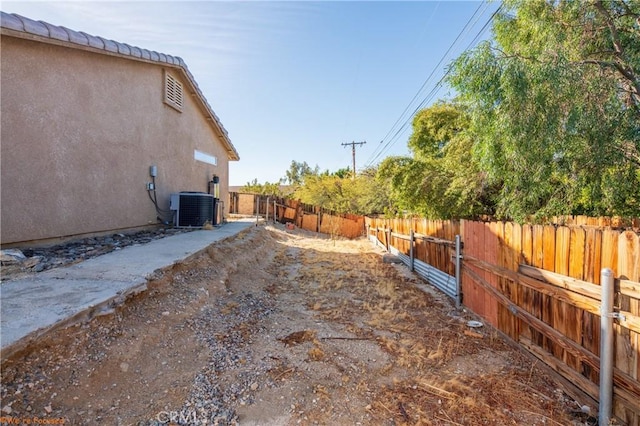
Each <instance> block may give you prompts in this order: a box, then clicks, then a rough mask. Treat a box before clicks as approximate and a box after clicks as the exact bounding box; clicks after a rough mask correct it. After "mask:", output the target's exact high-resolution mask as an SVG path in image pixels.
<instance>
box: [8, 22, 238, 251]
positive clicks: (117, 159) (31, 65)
mask: <svg viewBox="0 0 640 426" xmlns="http://www.w3.org/2000/svg"><path fill="white" fill-rule="evenodd" d="M1 36H2V37H1V38H0V47H1V49H2V55H1V57H0V61H1V67H2V68H1V69H2V73H1V77H0V78H1V80H0V85H1V87H2V91H1V98H0V107H1V111H0V113H1V126H2V127H1V134H0V137H1V153H0V154H1V169H0V172H1V180H0V190H1V194H2V199H1V205H0V206H1V212H0V213H1V216H0V218H1V224H0V235H1V241H0V242H1V243H2V244H3V245H6V244H12V245H15V244H19V243H24V242H32V241H50V240H54V241H55V240H57V239H61V238H65V237H72V236H79V235H86V234H96V233H105V232H113V231H116V230H117V231H120V230H130V229H135V228H139V227H144V226H147V225H151V224H156V223H158V220H159V219H158V217H160V220H161V221H164V220H166V219H167V218H168V214H170V213H168V212H167V210H168V209H169V199H170V194H171V193H175V192H180V191H199V192H207V191H208V190H209V189H210V188H212V187H213V185H212V184H211V182H212V181H213V180H214V179H213V177H214V176H217V179H216V180H218V181H219V184H218V185H219V186H218V188H217V189H218V196H219V198H220V199H221V200H228V182H229V161H237V160H239V156H238V152H237V151H236V149H235V147H234V146H233V144H232V143H231V141H230V140H229V137H228V135H227V131H226V130H225V128H224V127H223V126H222V124H221V123H220V120H219V119H218V117H217V116H216V115H215V113H214V112H213V110H212V108H211V106H210V105H209V104H208V102H207V100H206V99H205V97H204V96H203V94H202V92H201V90H200V89H199V88H198V85H197V84H196V81H195V79H194V77H193V75H191V73H190V72H189V69H188V68H187V66H186V64H185V63H184V61H183V60H182V59H180V58H178V57H175V56H169V55H165V54H162V53H157V52H152V51H149V50H145V49H141V48H138V47H133V46H130V45H127V44H124V43H118V42H115V41H112V40H106V39H104V38H101V37H95V36H92V35H89V34H86V33H83V32H77V31H72V30H69V29H67V28H64V27H59V26H54V25H51V24H49V23H46V22H39V21H34V20H31V19H28V18H25V17H22V16H19V15H15V14H7V13H4V12H1ZM152 166H155V168H154V169H152ZM152 171H153V172H155V171H157V173H156V174H157V176H156V177H155V178H152V177H151V174H153V173H152ZM154 180H155V193H154V191H153V190H149V188H150V186H149V184H150V183H154V182H153V181H154ZM153 188H154V187H153V186H151V189H153ZM154 196H155V199H157V202H158V203H157V204H158V209H156V207H155V206H154V203H153V202H152V201H151V199H153V198H154Z"/></svg>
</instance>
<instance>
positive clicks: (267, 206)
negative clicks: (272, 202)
mask: <svg viewBox="0 0 640 426" xmlns="http://www.w3.org/2000/svg"><path fill="white" fill-rule="evenodd" d="M266 210H267V217H266V218H265V219H264V223H267V222H269V197H267V205H266Z"/></svg>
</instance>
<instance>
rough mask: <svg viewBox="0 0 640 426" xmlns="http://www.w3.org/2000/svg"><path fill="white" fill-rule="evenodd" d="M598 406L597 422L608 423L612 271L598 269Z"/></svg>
mask: <svg viewBox="0 0 640 426" xmlns="http://www.w3.org/2000/svg"><path fill="white" fill-rule="evenodd" d="M600 285H601V287H602V296H601V305H600V407H599V410H598V424H600V425H608V424H609V422H610V421H611V411H612V405H613V271H612V270H611V269H609V268H604V269H602V271H600Z"/></svg>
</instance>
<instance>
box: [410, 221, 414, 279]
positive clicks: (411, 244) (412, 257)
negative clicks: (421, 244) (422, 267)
mask: <svg viewBox="0 0 640 426" xmlns="http://www.w3.org/2000/svg"><path fill="white" fill-rule="evenodd" d="M414 241H415V239H414V238H413V228H412V229H411V232H409V258H410V263H409V267H410V269H411V272H413V259H414V254H413V244H414Z"/></svg>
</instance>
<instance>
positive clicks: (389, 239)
mask: <svg viewBox="0 0 640 426" xmlns="http://www.w3.org/2000/svg"><path fill="white" fill-rule="evenodd" d="M390 247H391V228H389V229H387V251H389V249H390Z"/></svg>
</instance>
